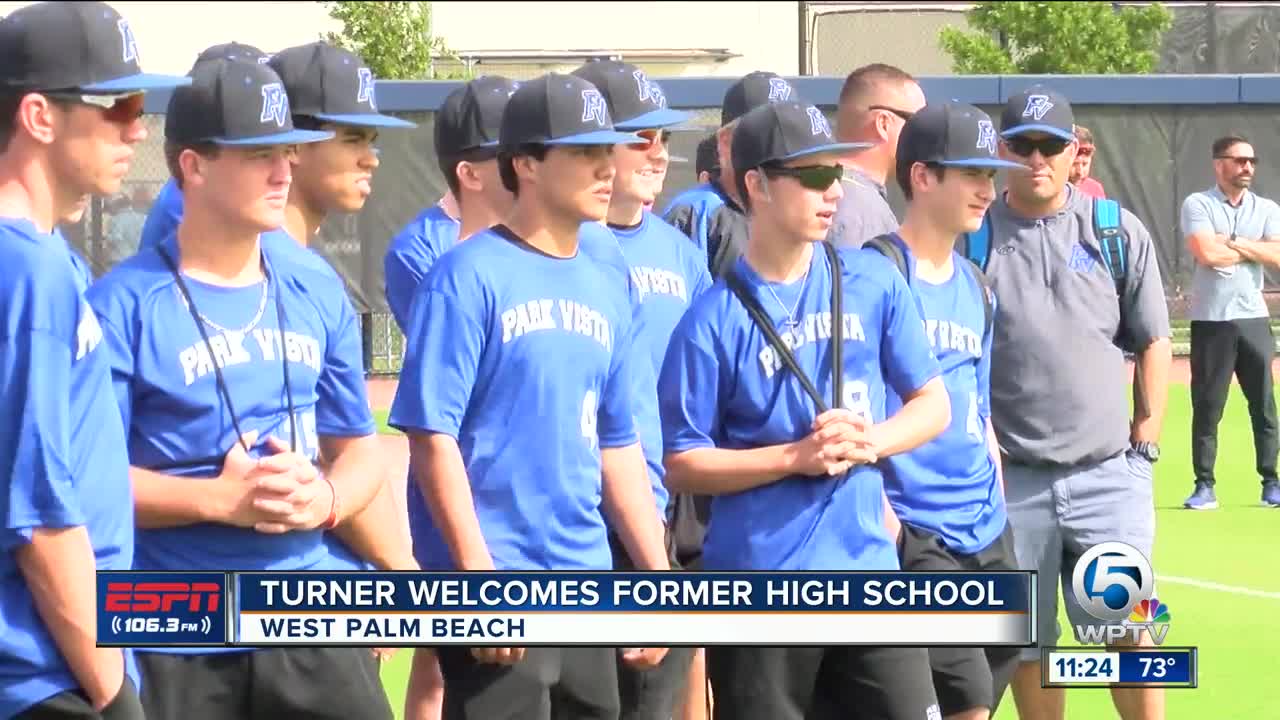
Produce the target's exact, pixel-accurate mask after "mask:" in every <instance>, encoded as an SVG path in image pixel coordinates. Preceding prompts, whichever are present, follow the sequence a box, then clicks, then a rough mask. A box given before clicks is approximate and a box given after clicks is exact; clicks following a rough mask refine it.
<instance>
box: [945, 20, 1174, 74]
mask: <svg viewBox="0 0 1280 720" xmlns="http://www.w3.org/2000/svg"><path fill="white" fill-rule="evenodd" d="M967 15H968V20H969V25H970V27H972V28H973V29H972V30H964V29H961V28H956V27H948V28H943V29H942V31H941V33H939V36H938V39H939V42H940V43H941V45H942V48H943V49H944V50H946V51H947V53H948V54H949V55H950V56H951V61H952V68H953V69H954V71H955V72H956V73H958V74H961V75H1018V74H1027V75H1044V74H1056V75H1094V74H1098V75H1129V74H1142V73H1149V72H1152V71H1153V70H1155V67H1156V62H1157V60H1158V53H1159V49H1160V43H1161V40H1162V39H1163V37H1164V34H1165V32H1166V31H1167V30H1168V29H1169V28H1170V27H1171V26H1172V25H1173V14H1172V13H1171V12H1170V11H1169V10H1168V9H1167V8H1165V7H1164V6H1163V5H1161V4H1159V3H1152V4H1150V5H1146V6H1141V7H1137V6H1122V7H1117V6H1115V5H1113V4H1112V3H1109V2H979V3H975V5H974V8H973V9H972V10H970V11H969V13H968V14H967ZM1001 36H1003V37H1004V40H1005V44H1004V46H1003V47H1002V46H1001V44H1000V42H999V41H998V40H997V39H996V38H998V37H1001Z"/></svg>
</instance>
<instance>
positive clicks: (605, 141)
mask: <svg viewBox="0 0 1280 720" xmlns="http://www.w3.org/2000/svg"><path fill="white" fill-rule="evenodd" d="M642 142H646V141H645V139H644V138H642V137H640V136H639V135H634V134H632V133H620V132H615V131H613V130H597V131H596V132H589V133H582V134H580V135H569V136H567V137H562V138H556V139H554V140H544V141H542V144H543V145H632V144H638V143H642Z"/></svg>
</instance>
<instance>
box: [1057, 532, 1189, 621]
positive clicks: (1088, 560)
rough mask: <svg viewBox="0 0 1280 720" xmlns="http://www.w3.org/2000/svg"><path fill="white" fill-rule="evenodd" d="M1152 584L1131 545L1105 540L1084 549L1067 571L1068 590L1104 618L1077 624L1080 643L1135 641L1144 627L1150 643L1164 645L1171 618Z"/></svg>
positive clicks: (1146, 563)
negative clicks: (1082, 553) (1069, 572)
mask: <svg viewBox="0 0 1280 720" xmlns="http://www.w3.org/2000/svg"><path fill="white" fill-rule="evenodd" d="M1155 582H1156V576H1155V571H1153V570H1152V569H1151V562H1150V561H1149V560H1147V558H1146V556H1144V555H1143V554H1142V553H1141V552H1140V551H1139V550H1138V549H1137V548H1135V547H1133V546H1132V545H1129V544H1126V543H1122V542H1105V543H1101V544H1098V545H1094V546H1093V547H1091V548H1089V549H1088V550H1087V551H1085V553H1084V555H1081V556H1080V560H1079V562H1077V563H1076V567H1075V570H1074V571H1073V572H1072V574H1071V591H1072V592H1073V593H1074V595H1075V599H1076V602H1077V603H1079V604H1080V607H1081V608H1082V609H1083V610H1084V611H1085V612H1087V613H1088V614H1089V615H1092V616H1093V617H1095V618H1097V619H1098V620H1101V621H1103V622H1102V623H1101V624H1096V625H1076V636H1077V637H1078V638H1080V642H1081V643H1082V644H1085V645H1111V644H1115V643H1117V642H1122V641H1125V640H1130V641H1132V643H1133V644H1134V645H1137V644H1138V643H1139V641H1140V640H1141V639H1142V631H1143V630H1145V631H1146V632H1147V636H1148V637H1150V638H1151V641H1152V642H1153V643H1155V644H1156V645H1162V644H1164V641H1165V638H1167V637H1168V635H1169V624H1170V620H1171V619H1172V618H1171V616H1170V614H1169V606H1168V605H1165V604H1164V603H1162V602H1160V600H1159V598H1157V597H1156V595H1155Z"/></svg>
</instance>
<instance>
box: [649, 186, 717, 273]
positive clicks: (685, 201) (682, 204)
mask: <svg viewBox="0 0 1280 720" xmlns="http://www.w3.org/2000/svg"><path fill="white" fill-rule="evenodd" d="M724 204H725V197H724V195H722V194H720V192H719V191H718V189H717V188H716V186H715V185H713V184H711V183H700V184H698V185H694V186H693V187H691V188H687V189H685V190H682V191H681V192H680V194H678V195H676V196H675V197H674V198H672V199H671V202H669V203H667V207H666V209H664V210H663V211H662V219H663V220H664V221H666V222H669V223H672V224H673V225H674V226H676V227H679V228H681V229H682V230H684V231H685V233H686V234H687V235H688V237H689V239H690V240H691V241H692V242H693V243H694V244H695V245H696V246H697V247H698V249H699V250H701V251H702V256H703V260H704V261H705V260H706V259H707V258H708V257H709V252H708V250H707V245H708V236H709V235H710V231H711V216H712V215H714V214H715V212H716V210H718V209H719V208H720V207H721V206H723V205H724Z"/></svg>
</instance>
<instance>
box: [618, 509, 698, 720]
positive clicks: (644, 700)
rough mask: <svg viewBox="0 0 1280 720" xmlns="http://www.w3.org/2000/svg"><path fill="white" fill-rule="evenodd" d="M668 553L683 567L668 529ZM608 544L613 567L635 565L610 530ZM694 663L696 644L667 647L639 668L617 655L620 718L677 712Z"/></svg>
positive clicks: (658, 717)
mask: <svg viewBox="0 0 1280 720" xmlns="http://www.w3.org/2000/svg"><path fill="white" fill-rule="evenodd" d="M666 539H667V554H668V556H669V559H670V560H671V568H672V569H673V570H678V569H680V563H679V561H678V560H677V559H676V558H675V551H676V548H675V544H674V542H673V541H672V540H673V536H672V533H671V531H670V529H668V531H667V538H666ZM609 547H610V549H611V550H612V551H613V568H614V569H615V570H619V571H622V572H627V571H630V570H634V569H635V563H633V562H631V556H630V555H627V551H626V548H624V547H623V546H622V541H621V540H619V539H618V538H617V537H616V536H615V535H613V534H612V533H610V534H609ZM692 663H693V648H680V647H675V648H671V649H670V650H668V651H667V655H666V657H664V658H662V662H661V663H659V664H658V667H655V668H650V669H648V670H637V669H635V668H633V667H631V666H630V665H628V664H626V663H625V662H623V661H622V657H621V656H619V657H618V659H617V664H618V699H619V701H620V703H621V705H622V713H621V715H620V716H619V717H620V720H670V718H671V715H672V713H674V712H675V706H676V699H677V697H678V696H679V695H680V693H681V691H683V690H684V687H685V684H686V681H688V679H689V666H690V665H691V664H692Z"/></svg>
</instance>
